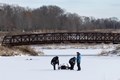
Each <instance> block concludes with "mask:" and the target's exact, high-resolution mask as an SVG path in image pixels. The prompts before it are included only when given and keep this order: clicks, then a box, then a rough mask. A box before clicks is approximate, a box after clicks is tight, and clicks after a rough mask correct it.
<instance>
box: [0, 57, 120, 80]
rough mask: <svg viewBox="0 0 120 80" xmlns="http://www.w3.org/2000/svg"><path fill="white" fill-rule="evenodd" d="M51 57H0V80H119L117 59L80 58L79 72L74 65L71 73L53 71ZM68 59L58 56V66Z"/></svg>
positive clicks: (119, 59)
mask: <svg viewBox="0 0 120 80" xmlns="http://www.w3.org/2000/svg"><path fill="white" fill-rule="evenodd" d="M52 57H53V56H42V57H0V80H75V79H76V80H120V70H119V68H120V58H119V57H98V56H96V57H95V56H82V62H81V67H82V70H81V71H76V70H77V67H76V65H75V68H74V70H73V71H72V70H53V67H52V66H51V64H50V60H51V59H52ZM30 58H32V60H29V59H30ZM69 58H71V56H60V64H62V63H68V60H69ZM26 59H28V60H26Z"/></svg>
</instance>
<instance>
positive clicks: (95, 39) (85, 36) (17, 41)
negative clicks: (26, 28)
mask: <svg viewBox="0 0 120 80" xmlns="http://www.w3.org/2000/svg"><path fill="white" fill-rule="evenodd" d="M57 43H113V44H119V43H120V33H101V32H71V33H67V32H64V33H39V34H21V35H6V36H4V38H3V41H2V45H3V46H19V45H35V44H57Z"/></svg>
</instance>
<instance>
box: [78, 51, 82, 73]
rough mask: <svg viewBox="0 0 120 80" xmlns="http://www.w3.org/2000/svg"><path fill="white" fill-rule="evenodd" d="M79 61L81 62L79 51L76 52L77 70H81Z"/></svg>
mask: <svg viewBox="0 0 120 80" xmlns="http://www.w3.org/2000/svg"><path fill="white" fill-rule="evenodd" d="M80 63H81V54H80V53H79V52H77V67H78V70H77V71H80V70H81V66H80Z"/></svg>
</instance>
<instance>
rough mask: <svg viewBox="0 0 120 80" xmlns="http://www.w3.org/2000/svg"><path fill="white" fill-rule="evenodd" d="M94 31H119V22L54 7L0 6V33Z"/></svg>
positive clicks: (114, 19) (114, 18)
mask: <svg viewBox="0 0 120 80" xmlns="http://www.w3.org/2000/svg"><path fill="white" fill-rule="evenodd" d="M94 29H120V21H119V20H118V19H117V18H116V17H111V18H101V19H96V18H94V17H86V16H80V15H78V14H76V13H70V12H66V11H65V10H64V9H61V8H60V7H58V6H55V5H49V6H42V7H39V8H36V9H31V8H24V7H20V6H17V5H7V4H2V5H0V31H8V32H10V31H16V32H17V31H19V32H27V31H43V32H47V31H49V32H51V31H52V32H56V31H65V32H71V31H72V32H79V31H81V30H94Z"/></svg>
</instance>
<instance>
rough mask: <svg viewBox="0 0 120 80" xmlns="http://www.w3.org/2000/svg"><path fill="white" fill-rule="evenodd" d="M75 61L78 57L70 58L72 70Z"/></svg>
mask: <svg viewBox="0 0 120 80" xmlns="http://www.w3.org/2000/svg"><path fill="white" fill-rule="evenodd" d="M75 61H76V57H72V58H70V60H69V64H70V70H73V69H74V65H75Z"/></svg>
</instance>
